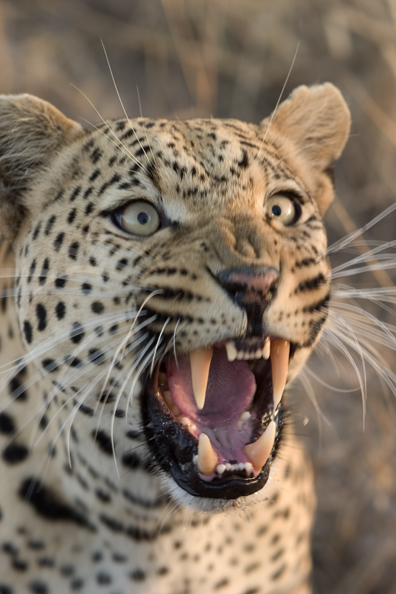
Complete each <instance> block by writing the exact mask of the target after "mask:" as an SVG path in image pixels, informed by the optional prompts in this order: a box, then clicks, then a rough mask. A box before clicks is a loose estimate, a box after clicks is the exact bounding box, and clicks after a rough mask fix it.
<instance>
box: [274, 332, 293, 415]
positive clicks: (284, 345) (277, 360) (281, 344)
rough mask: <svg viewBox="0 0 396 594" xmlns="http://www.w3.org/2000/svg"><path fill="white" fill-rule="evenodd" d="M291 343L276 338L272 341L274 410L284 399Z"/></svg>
mask: <svg viewBox="0 0 396 594" xmlns="http://www.w3.org/2000/svg"><path fill="white" fill-rule="evenodd" d="M289 353H290V342H289V341H288V340H280V339H278V338H276V339H275V340H272V341H271V370H272V388H273V400H274V410H275V409H276V407H277V406H278V404H279V402H280V401H281V399H282V395H283V390H284V389H285V385H286V378H287V372H288V369H289Z"/></svg>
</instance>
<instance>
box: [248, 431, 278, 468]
mask: <svg viewBox="0 0 396 594" xmlns="http://www.w3.org/2000/svg"><path fill="white" fill-rule="evenodd" d="M275 434H276V425H275V423H274V421H271V422H270V424H269V425H268V427H267V429H266V430H265V431H264V433H263V434H262V436H261V437H259V438H258V440H257V441H255V442H254V443H249V444H248V445H246V446H245V447H244V448H243V451H244V452H245V454H246V456H247V457H248V458H249V460H250V462H251V463H252V464H253V466H254V468H255V470H261V469H262V467H263V466H264V464H265V463H266V461H267V460H268V456H269V455H270V453H271V450H272V447H273V445H274V441H275Z"/></svg>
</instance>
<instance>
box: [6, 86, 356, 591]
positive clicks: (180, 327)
mask: <svg viewBox="0 0 396 594" xmlns="http://www.w3.org/2000/svg"><path fill="white" fill-rule="evenodd" d="M349 130H350V112H349V109H348V107H347V104H346V102H345V100H344V98H343V97H342V95H341V93H340V91H339V90H338V89H337V88H336V87H335V86H333V85H332V84H331V83H324V84H317V85H314V86H311V87H307V86H300V87H297V88H296V89H295V90H294V91H293V92H292V94H291V95H290V96H289V97H288V98H287V99H285V100H283V101H281V102H279V104H278V105H277V107H276V109H275V110H274V111H273V113H272V114H271V115H270V116H269V117H266V118H265V119H263V120H262V121H261V122H260V123H258V124H253V123H245V122H242V121H239V120H236V119H215V118H208V119H202V118H201V119H190V120H185V121H181V120H168V119H150V118H143V117H140V118H135V119H130V118H128V117H127V116H126V114H125V117H122V118H120V119H113V120H105V119H101V121H100V122H99V123H98V125H97V126H94V127H92V128H90V129H86V128H84V127H83V126H82V125H81V124H80V123H77V122H76V121H74V120H71V119H69V118H68V117H66V116H65V115H64V114H63V113H61V112H60V111H58V109H57V108H55V107H54V106H52V105H51V104H49V103H47V102H46V101H44V100H41V99H39V98H36V97H33V96H31V95H28V94H22V95H3V96H1V97H0V238H1V239H0V263H1V264H0V270H1V275H0V276H1V278H0V289H1V299H0V394H1V396H0V456H1V458H0V594H66V593H69V592H79V593H82V594H94V593H95V594H98V593H101V592H103V593H104V594H198V593H200V594H202V593H206V594H309V593H310V592H311V591H312V583H311V582H312V578H311V573H312V556H311V529H312V524H313V520H314V516H315V507H316V498H315V489H314V483H313V473H312V469H311V463H310V460H309V457H308V455H307V453H306V451H305V449H304V446H303V444H302V442H301V441H300V440H299V439H298V438H297V436H296V435H295V433H296V432H295V430H294V429H293V414H292V413H291V411H290V398H289V396H288V394H289V392H290V385H291V384H292V382H293V381H294V379H295V378H296V377H297V376H298V374H299V372H300V370H301V369H302V368H303V367H304V365H305V363H306V361H307V359H308V358H309V356H310V354H311V353H312V352H313V350H314V348H315V346H316V345H317V343H318V341H319V339H320V336H321V333H322V331H323V328H324V326H325V324H326V319H327V317H328V312H329V299H330V295H331V271H330V263H329V259H328V256H327V253H326V247H327V237H326V231H325V227H324V223H323V216H324V214H325V212H326V210H327V208H328V207H329V205H330V204H331V202H332V200H333V197H334V179H333V177H334V176H333V167H334V162H335V161H336V160H337V159H338V158H339V157H340V155H341V153H342V150H343V148H344V146H345V144H346V141H347V139H348V135H349Z"/></svg>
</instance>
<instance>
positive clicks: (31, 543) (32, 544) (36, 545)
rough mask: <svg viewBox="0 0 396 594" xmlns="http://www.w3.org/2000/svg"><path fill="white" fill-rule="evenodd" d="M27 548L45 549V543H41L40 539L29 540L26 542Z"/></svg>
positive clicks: (34, 549)
mask: <svg viewBox="0 0 396 594" xmlns="http://www.w3.org/2000/svg"><path fill="white" fill-rule="evenodd" d="M27 545H28V547H29V549H32V550H33V551H41V550H43V549H45V544H44V543H43V541H42V540H35V539H32V540H29V541H28V543H27Z"/></svg>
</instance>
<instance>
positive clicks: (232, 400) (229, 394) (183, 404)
mask: <svg viewBox="0 0 396 594" xmlns="http://www.w3.org/2000/svg"><path fill="white" fill-rule="evenodd" d="M165 364H166V373H167V376H168V386H169V390H170V393H171V395H172V400H173V402H174V404H176V406H177V407H178V408H179V409H180V411H181V413H182V414H183V415H185V416H186V417H188V418H190V419H191V420H192V421H197V420H198V419H199V424H200V425H207V426H211V427H220V426H222V425H228V424H230V423H231V422H232V421H235V420H236V419H238V418H239V417H240V415H241V413H242V412H243V411H244V410H245V409H246V407H247V406H248V405H249V403H250V402H251V401H252V399H253V396H254V393H255V391H256V382H255V379H254V375H253V373H252V372H251V370H250V367H249V365H248V364H247V362H246V361H238V360H236V361H233V362H232V363H230V361H228V359H227V355H226V352H225V349H224V348H221V347H219V348H217V347H215V349H214V352H213V358H212V362H211V364H210V371H209V381H208V387H207V389H206V400H205V406H204V407H203V409H202V410H198V409H197V406H196V404H195V399H194V393H193V389H192V380H191V367H190V358H189V356H188V355H183V356H182V357H178V358H177V364H176V360H175V359H174V358H172V359H169V360H167V361H166V363H165Z"/></svg>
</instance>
